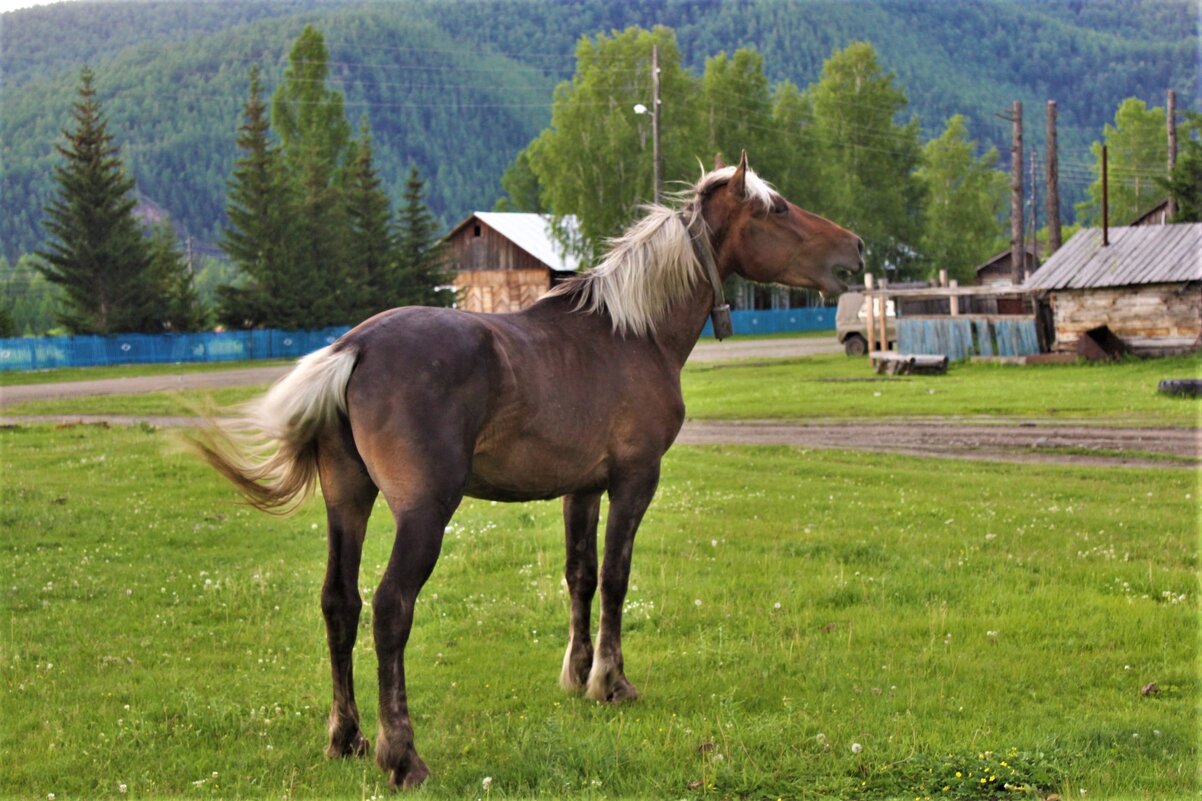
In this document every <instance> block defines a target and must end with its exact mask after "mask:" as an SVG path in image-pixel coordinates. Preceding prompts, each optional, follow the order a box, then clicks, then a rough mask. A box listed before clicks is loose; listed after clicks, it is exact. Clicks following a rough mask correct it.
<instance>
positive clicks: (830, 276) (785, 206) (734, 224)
mask: <svg viewBox="0 0 1202 801" xmlns="http://www.w3.org/2000/svg"><path fill="white" fill-rule="evenodd" d="M703 184H704V185H703V186H702V187H699V189H700V191H699V193H698V194H699V195H700V199H701V204H702V216H703V217H704V218H705V222H706V225H707V226H708V227H709V229H710V231H711V235H712V239H711V241H712V243H713V248H714V253H715V258H716V261H717V264H718V269H719V271H720V272H721V274H722V275H724V276H725V275H729V274H731V273H735V274H737V275H741V276H743V277H744V278H747V279H748V280H751V281H757V282H759V283H767V284H784V285H786V286H793V287H809V288H812V289H817V290H819V291H820V292H822V293H823V294H824V295H838V294H839V293H841V292H843V291H844V290H845V289H847V285H846V284H845V283H844V282H843V280H842V279H841V278H840V277H839V276H840V274H842V273H847V274H856V273H859V272H860V271H862V270H863V268H864V240H862V239H860V237H858V236H856V235H855V234H854V233H852V232H851V231H848V230H847V229H846V228H843V227H842V226H840V225H837V224H835V223H833V222H831V221H830V220H827V219H825V218H824V217H820V216H818V215H817V214H812V213H810V212H808V211H806V210H805V209H803V208H801V207H799V206H797V205H795V204H793V203H790V202H789V201H788V200H787V199H786V198H784V197H783V196H782V195H781V194H780V193H779V192H777V191H776V190H774V189H772V187H770V186H769V185H768V184H767V183H766V182H764V180H763V179H761V178H760V177H759V176H757V175H756V174H755V172H754V171H752V170H750V169H749V168H748V167H747V152H746V151H744V152H743V154H742V157H741V158H740V159H739V164H738V166H737V167H724V166H722V165H721V162H719V164H718V167H717V168H716V169H715V170H714V171H713V172H711V173H710V174H709V175H708V176H707V177H706V180H704V182H703Z"/></svg>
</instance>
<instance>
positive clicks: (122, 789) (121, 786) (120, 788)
mask: <svg viewBox="0 0 1202 801" xmlns="http://www.w3.org/2000/svg"><path fill="white" fill-rule="evenodd" d="M128 789H129V787H127V786H126V785H125V783H124V782H122V783H121V784H118V785H117V792H119V793H124V792H125V791H127V790H128Z"/></svg>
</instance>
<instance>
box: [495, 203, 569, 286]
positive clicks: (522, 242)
mask: <svg viewBox="0 0 1202 801" xmlns="http://www.w3.org/2000/svg"><path fill="white" fill-rule="evenodd" d="M472 217H475V218H477V219H479V220H480V221H481V222H483V223H484V224H485V225H487V226H488V227H490V228H492V229H493V230H495V231H496V232H497V233H499V234H501V235H502V236H504V237H505V238H506V239H508V240H509V241H510V242H513V243H514V244H515V245H517V246H518V247H520V248H521V249H522V250H524V251H526V252H527V253H529V254H530V255H531V256H533V257H534V258H536V259H538V260H539V261H541V262H542V263H543V264H545V265H547V266H548V267H550V268H551V269H552V270H555V271H557V272H569V273H574V272H576V271H577V270H579V269H580V264H581V262H580V258H579V257H578V256H576V255H574V254H571V253H564V252H563V246H562V245H560V244H559V242H558V241H557V240H556V239H555V236H554V235H553V234H552V232H551V218H550V217H548V216H547V215H545V214H531V213H526V212H500V211H477V212H475V213H473V214H472ZM563 222H564V224H565V225H566V226H567V227H568V230H569V231H571V232H573V233H574V232H575V231H576V218H575V217H574V216H572V215H567V216H566V217H564V218H563Z"/></svg>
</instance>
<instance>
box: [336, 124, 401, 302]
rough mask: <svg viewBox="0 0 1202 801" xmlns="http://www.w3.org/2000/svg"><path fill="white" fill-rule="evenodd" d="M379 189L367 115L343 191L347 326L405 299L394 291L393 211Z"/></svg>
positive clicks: (394, 247)
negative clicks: (349, 298)
mask: <svg viewBox="0 0 1202 801" xmlns="http://www.w3.org/2000/svg"><path fill="white" fill-rule="evenodd" d="M382 185H383V182H382V181H381V180H380V176H379V175H378V174H377V172H376V167H375V162H374V160H373V155H372V142H371V131H370V130H369V128H368V124H367V118H366V117H365V118H363V119H362V120H361V121H360V123H359V141H358V142H355V143H354V145H353V148H352V157H351V160H350V164H349V165H348V167H347V173H346V183H345V187H344V190H343V191H344V198H345V201H346V216H347V225H348V226H349V232H350V235H349V237H348V238H347V253H346V263H347V272H348V280H349V281H350V283H351V284H352V291H353V294H354V298H353V303H351V304H349V306H348V311H349V313H350V314H349V316H348V317H347V321H348V322H349V321H351V320H362V319H364V318H366V317H369V316H371V315H373V314H375V313H376V312H379V311H382V310H384V309H388V308H391V307H392V306H395V305H399V304H400V302H401V301H402V300H403V298H402V297H401V296H400V292H399V290H398V287H397V275H396V257H397V253H396V241H395V238H394V236H393V232H392V208H391V204H390V203H389V201H388V195H387V194H385V193H384V190H383V189H382V188H381V187H382Z"/></svg>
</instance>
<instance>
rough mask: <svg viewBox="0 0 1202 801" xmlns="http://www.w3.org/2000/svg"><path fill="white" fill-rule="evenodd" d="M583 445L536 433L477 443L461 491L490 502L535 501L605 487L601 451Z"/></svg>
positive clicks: (604, 457)
mask: <svg viewBox="0 0 1202 801" xmlns="http://www.w3.org/2000/svg"><path fill="white" fill-rule="evenodd" d="M582 444H583V443H576V444H575V445H564V444H562V443H551V442H547V441H545V440H542V439H541V438H537V437H527V438H523V439H507V440H506V441H494V442H491V443H481V447H478V448H477V450H476V453H475V454H474V455H473V457H472V473H471V476H470V478H469V479H468V483H467V487H466V489H465V490H464V493H465V494H466V495H468V496H469V497H472V498H483V499H485V500H491V501H536V500H548V499H551V498H559V497H561V496H563V495H568V494H570V493H574V492H581V491H583V490H600V489H604V487H605V485H606V476H607V467H606V465H607V459H606V455H605V449H604V447H594V448H588V447H581V445H582Z"/></svg>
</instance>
